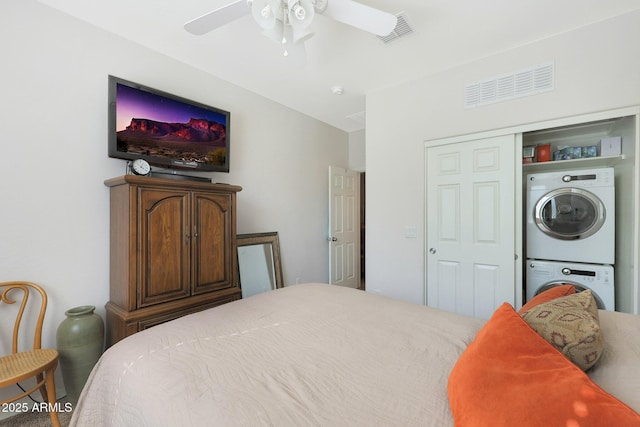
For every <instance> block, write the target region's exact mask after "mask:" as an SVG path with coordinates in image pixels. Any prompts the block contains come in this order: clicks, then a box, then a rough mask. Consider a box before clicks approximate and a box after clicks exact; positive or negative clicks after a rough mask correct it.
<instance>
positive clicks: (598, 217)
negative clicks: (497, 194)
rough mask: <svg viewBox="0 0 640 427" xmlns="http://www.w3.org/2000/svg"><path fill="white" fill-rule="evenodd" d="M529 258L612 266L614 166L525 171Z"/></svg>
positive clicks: (613, 246)
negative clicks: (526, 172) (555, 170)
mask: <svg viewBox="0 0 640 427" xmlns="http://www.w3.org/2000/svg"><path fill="white" fill-rule="evenodd" d="M526 180H527V225H526V241H527V245H526V247H527V254H526V257H527V258H534V259H546V260H552V261H572V262H588V263H596V264H613V263H614V261H615V178H614V173H613V168H600V169H582V170H572V171H558V172H542V173H534V174H530V175H527V178H526Z"/></svg>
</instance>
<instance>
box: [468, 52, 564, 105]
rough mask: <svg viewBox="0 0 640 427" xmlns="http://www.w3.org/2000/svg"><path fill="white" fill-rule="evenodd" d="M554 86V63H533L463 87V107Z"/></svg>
mask: <svg viewBox="0 0 640 427" xmlns="http://www.w3.org/2000/svg"><path fill="white" fill-rule="evenodd" d="M554 87H555V81H554V63H553V62H549V63H545V64H538V65H534V66H533V67H529V68H526V69H524V70H519V71H515V72H512V73H509V74H502V75H499V76H495V77H491V78H489V79H486V80H482V81H479V82H474V83H470V84H468V85H466V86H465V88H464V107H465V108H473V107H478V106H481V105H488V104H494V103H496V102H502V101H507V100H509V99H515V98H521V97H523V96H531V95H537V94H539V93H543V92H550V91H552V90H553V89H554Z"/></svg>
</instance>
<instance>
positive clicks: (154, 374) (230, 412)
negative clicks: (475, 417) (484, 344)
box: [71, 284, 483, 427]
mask: <svg viewBox="0 0 640 427" xmlns="http://www.w3.org/2000/svg"><path fill="white" fill-rule="evenodd" d="M482 324H483V321H481V320H477V319H472V318H467V317H463V316H459V315H455V314H451V313H446V312H443V311H439V310H436V309H431V308H428V307H424V306H420V305H416V304H409V303H404V302H400V301H396V300H392V299H390V298H385V297H382V296H377V295H372V294H368V293H365V292H362V291H357V290H353V289H346V288H339V287H335V286H330V285H323V284H309V285H296V286H291V287H286V288H283V289H279V290H276V291H271V292H268V293H263V294H259V295H256V296H253V297H251V298H248V299H245V300H241V301H237V302H233V303H230V304H225V305H223V306H220V307H216V308H214V309H210V310H207V311H204V312H200V313H196V314H193V315H190V316H186V317H183V318H180V319H177V320H175V321H173V322H169V323H167V324H163V325H159V326H156V327H153V328H151V329H149V330H146V331H143V332H140V333H137V334H135V335H133V336H131V337H129V338H127V339H125V340H123V341H121V342H119V343H118V344H116V345H115V346H113V347H111V348H110V349H109V350H108V351H106V352H105V354H104V355H103V357H102V358H101V359H100V361H99V362H98V364H97V365H96V367H95V369H94V370H93V373H92V374H91V377H90V378H89V380H88V382H87V385H86V387H85V390H84V391H83V394H82V396H81V398H80V401H79V403H78V405H77V406H76V408H75V411H74V415H73V419H72V422H71V426H92V427H93V426H95V427H98V426H150V427H159V426H172V427H175V426H258V425H273V426H314V425H315V426H374V425H385V426H393V425H396V426H412V425H415V426H437V427H441V426H447V425H452V424H453V422H452V419H451V415H450V410H449V404H448V400H447V391H446V389H447V388H446V384H447V379H448V376H449V372H450V371H451V368H452V367H453V365H454V363H455V361H456V359H457V358H458V356H459V355H460V354H461V353H462V351H463V350H464V349H465V347H466V346H467V344H468V343H469V342H470V341H471V340H472V339H473V337H474V336H475V333H476V331H477V330H478V329H479V328H480V327H481V325H482Z"/></svg>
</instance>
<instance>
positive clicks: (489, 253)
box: [426, 135, 516, 318]
mask: <svg viewBox="0 0 640 427" xmlns="http://www.w3.org/2000/svg"><path fill="white" fill-rule="evenodd" d="M514 161H515V135H504V136H499V137H491V138H486V139H481V140H475V141H466V142H459V143H451V144H446V145H439V146H434V147H428V148H427V187H426V189H427V190H426V191H427V207H426V212H427V248H426V249H427V254H426V257H427V304H428V305H429V306H432V307H438V308H441V309H443V310H447V311H452V312H456V313H461V314H465V315H469V316H475V317H482V318H489V317H490V316H491V314H492V313H493V312H494V311H495V309H496V308H497V307H498V306H499V305H501V304H502V303H503V302H509V303H511V304H514V302H515V262H514V257H515V253H516V251H515V244H516V243H515V242H516V240H515V221H516V218H515V217H516V206H515V200H516V199H515V191H516V189H515V184H514V182H515V179H514V177H515V163H514Z"/></svg>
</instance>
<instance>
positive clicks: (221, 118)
mask: <svg viewBox="0 0 640 427" xmlns="http://www.w3.org/2000/svg"><path fill="white" fill-rule="evenodd" d="M229 120H230V114H229V112H228V111H224V110H220V109H218V108H214V107H210V106H207V105H204V104H200V103H198V102H194V101H189V100H187V99H183V98H180V97H178V96H175V95H171V94H168V93H164V92H161V91H158V90H155V89H151V88H148V87H144V86H142V85H139V84H136V83H132V82H129V81H126V80H123V79H120V78H117V77H114V76H109V157H114V158H118V159H127V160H135V159H145V160H146V161H148V162H149V163H150V164H152V165H155V166H159V167H165V168H169V169H171V168H180V169H191V170H201V171H216V172H229Z"/></svg>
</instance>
